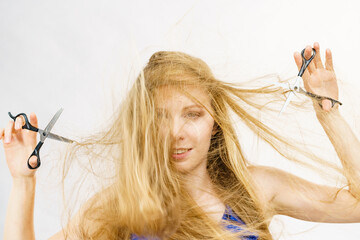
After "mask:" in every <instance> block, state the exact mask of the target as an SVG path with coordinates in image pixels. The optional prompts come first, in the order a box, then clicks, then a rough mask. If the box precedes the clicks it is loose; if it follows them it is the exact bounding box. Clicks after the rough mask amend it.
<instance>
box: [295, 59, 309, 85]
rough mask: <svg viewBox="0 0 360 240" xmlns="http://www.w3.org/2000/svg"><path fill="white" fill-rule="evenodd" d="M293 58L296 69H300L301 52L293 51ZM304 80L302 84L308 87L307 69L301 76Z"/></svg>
mask: <svg viewBox="0 0 360 240" xmlns="http://www.w3.org/2000/svg"><path fill="white" fill-rule="evenodd" d="M294 59H295V63H296V66H297V67H298V70H300V68H301V65H302V57H301V54H300V53H299V52H295V53H294ZM302 78H303V79H305V80H304V85H305V88H306V89H308V84H307V81H306V80H307V79H309V78H310V74H309V72H308V71H305V72H304V74H303V76H302Z"/></svg>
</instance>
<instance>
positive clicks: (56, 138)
mask: <svg viewBox="0 0 360 240" xmlns="http://www.w3.org/2000/svg"><path fill="white" fill-rule="evenodd" d="M38 132H39V134H40V135H42V134H44V130H42V129H40V128H39V131H38ZM47 137H48V138H50V139H54V140H57V141H61V142H67V143H72V142H74V141H73V140H71V139H68V138H65V137H62V136H59V135H57V134H54V133H51V132H50V133H48V135H47Z"/></svg>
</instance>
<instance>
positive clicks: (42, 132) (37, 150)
mask: <svg viewBox="0 0 360 240" xmlns="http://www.w3.org/2000/svg"><path fill="white" fill-rule="evenodd" d="M63 110H64V109H62V108H60V109H59V110H58V111H57V112H56V114H55V115H54V116H53V118H52V119H51V121H50V122H49V124H48V125H47V126H46V128H45V129H44V130H42V129H39V128H37V127H34V126H33V125H31V124H30V122H29V120H28V118H27V116H26V114H25V113H19V114H18V115H16V116H13V115H12V114H11V113H10V112H9V116H10V117H11V118H12V119H13V120H14V121H15V120H16V118H17V117H19V116H22V117H23V118H24V119H25V125H24V126H22V129H27V130H30V131H33V132H38V133H39V134H40V141H39V142H38V144H37V145H36V147H35V149H34V151H33V152H32V154H31V155H30V157H29V158H28V160H27V165H28V168H29V169H36V168H38V167H40V164H41V162H40V148H41V146H42V145H43V144H44V141H45V139H46V138H51V139H55V140H58V141H62V142H67V143H72V142H74V141H73V140H70V139H67V138H64V137H61V136H58V135H56V134H53V133H51V132H50V131H51V129H52V128H53V127H54V125H55V123H56V121H57V120H58V118H59V117H60V115H61V113H62V111H63ZM32 156H36V159H37V160H36V161H37V162H36V166H35V167H32V166H31V165H30V163H29V161H30V158H31V157H32Z"/></svg>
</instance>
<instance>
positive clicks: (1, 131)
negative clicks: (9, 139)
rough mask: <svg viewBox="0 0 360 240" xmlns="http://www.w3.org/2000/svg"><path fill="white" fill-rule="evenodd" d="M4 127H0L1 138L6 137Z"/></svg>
mask: <svg viewBox="0 0 360 240" xmlns="http://www.w3.org/2000/svg"><path fill="white" fill-rule="evenodd" d="M4 131H5V129H4V128H0V140H1V139H3V138H4Z"/></svg>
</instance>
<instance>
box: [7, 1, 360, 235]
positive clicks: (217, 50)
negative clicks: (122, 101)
mask: <svg viewBox="0 0 360 240" xmlns="http://www.w3.org/2000/svg"><path fill="white" fill-rule="evenodd" d="M359 12H360V4H359V3H358V1H356V0H352V1H329V0H324V1H314V0H313V1H309V0H301V1H298V0H296V1H280V0H272V1H265V0H259V1H254V0H253V1H250V0H248V1H244V0H237V1H236V0H225V1H224V0H222V1H209V0H207V1H206V0H200V1H190V0H182V1H165V0H163V1H160V0H151V1H145V0H144V1H138V0H136V1H125V0H122V1H115V0H103V1H94V0H88V1H85V0H83V1H80V0H71V1H69V0H64V1H54V0H48V1H36V0H34V1H18V0H13V1H10V0H0V82H1V85H0V89H1V91H0V127H5V126H6V124H7V122H8V121H9V117H8V116H7V112H8V111H11V112H13V113H20V112H25V113H30V112H35V113H37V115H38V118H39V124H40V127H44V125H46V124H47V122H48V121H49V120H50V118H51V117H52V115H53V114H54V113H55V112H56V111H57V110H58V109H59V108H60V107H64V108H65V111H64V113H63V114H62V116H61V117H60V119H59V121H58V123H57V124H56V126H55V127H54V130H53V131H54V132H56V133H59V134H61V135H65V136H76V135H77V134H80V133H86V132H89V131H91V129H93V128H96V127H99V126H100V125H101V122H103V121H104V120H105V119H106V118H107V117H108V116H109V115H110V113H111V103H112V102H111V99H112V97H113V94H115V97H116V98H121V96H122V94H123V93H124V91H125V90H126V86H127V82H128V79H129V78H131V77H132V76H133V74H132V73H131V71H130V67H131V66H134V65H135V66H138V67H137V68H139V66H143V65H144V64H145V63H146V61H147V59H148V58H149V56H150V55H151V54H152V53H153V52H154V51H157V50H170V49H171V50H178V51H184V52H187V53H190V54H191V55H194V56H197V57H200V58H202V59H204V60H205V61H206V62H207V63H208V64H209V65H210V66H211V68H212V69H213V70H214V72H215V74H216V75H217V76H219V77H221V78H222V80H231V81H243V80H248V79H250V78H252V77H257V76H261V75H263V74H267V73H277V74H279V75H280V76H282V77H289V76H294V75H296V73H297V68H296V66H295V64H294V62H293V58H292V54H293V52H294V51H300V50H302V49H303V48H304V47H305V46H306V45H308V44H312V43H313V42H314V41H318V42H320V46H321V48H322V54H323V52H324V49H325V48H331V49H332V51H333V56H334V63H335V69H336V72H337V76H338V77H339V79H340V80H341V82H342V89H343V90H342V91H343V92H345V93H346V94H345V95H344V94H343V95H341V96H340V98H341V99H342V100H343V102H344V107H343V108H342V112H343V114H344V115H345V116H347V115H349V116H350V115H351V117H352V118H349V119H350V120H349V122H350V124H351V125H352V126H353V127H357V121H354V119H355V120H356V119H357V116H358V114H357V112H356V109H357V108H356V102H351V101H349V100H347V99H348V98H347V96H348V95H350V96H352V99H355V98H356V95H355V94H356V91H358V90H359V89H360V87H359V83H358V82H359V81H360V80H359V79H358V74H357V71H358V69H359V60H358V56H359V54H360V44H359V43H360V27H359V25H360V14H359ZM354 110H355V111H354ZM350 113H351V114H350ZM60 145H61V144H59V143H54V142H52V141H51V140H50V141H47V142H46V144H45V145H44V147H43V149H42V153H41V154H42V156H43V157H42V160H43V165H42V167H41V168H40V170H39V171H38V188H37V195H36V204H35V229H36V236H37V239H46V238H47V237H49V236H51V235H52V234H53V233H55V232H57V231H58V230H59V228H60V212H61V200H60V197H59V196H60V194H59V193H60V187H59V185H58V184H57V181H56V178H55V177H54V176H53V173H54V171H53V170H51V166H52V163H49V162H50V161H51V158H50V157H49V158H48V159H49V160H47V157H46V156H50V155H51V154H50V150H49V149H56V148H58V147H59V146H60ZM269 161H274V162H272V163H273V165H276V159H270V160H269ZM269 164H271V163H269ZM55 172H56V171H55ZM0 179H1V183H0V226H1V227H0V235H1V236H2V235H3V226H4V220H5V211H6V205H7V200H8V196H9V192H10V188H11V176H10V174H9V172H8V169H7V166H6V162H5V158H4V154H3V148H0ZM276 219H277V220H276V221H274V222H273V224H272V228H273V231H274V232H277V233H278V232H279V231H283V233H282V235H280V239H330V240H331V239H334V240H335V239H359V238H360V232H359V227H360V225H359V224H314V223H307V222H303V221H299V220H295V219H291V218H287V217H278V218H276ZM275 236H278V234H275Z"/></svg>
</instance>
